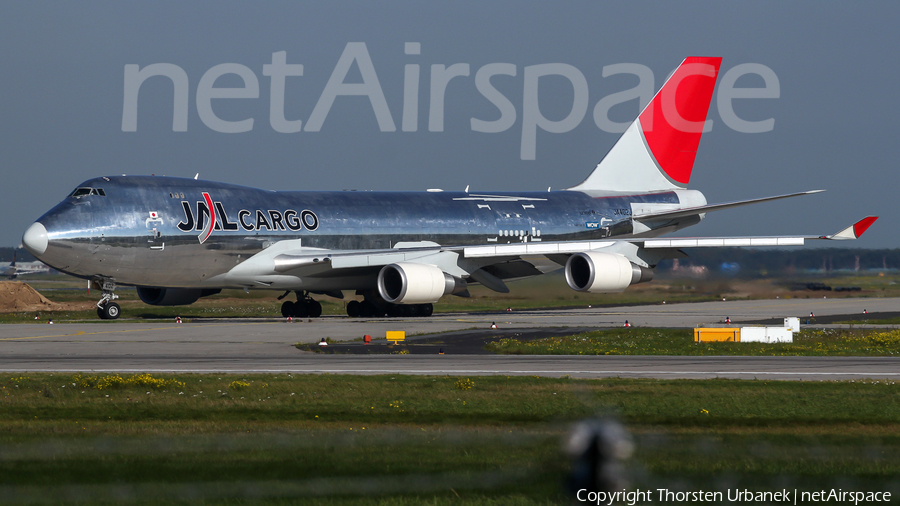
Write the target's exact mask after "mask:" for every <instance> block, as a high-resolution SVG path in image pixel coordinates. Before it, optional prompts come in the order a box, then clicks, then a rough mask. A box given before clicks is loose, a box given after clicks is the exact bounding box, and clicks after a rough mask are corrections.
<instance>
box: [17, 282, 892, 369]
mask: <svg viewBox="0 0 900 506" xmlns="http://www.w3.org/2000/svg"><path fill="white" fill-rule="evenodd" d="M898 308H900V299H791V300H765V301H724V302H723V301H718V302H710V303H699V304H668V305H659V306H635V307H617V308H590V309H588V308H585V309H570V310H555V311H523V312H518V311H514V312H512V313H501V314H479V315H458V314H457V315H440V316H436V317H432V318H413V319H390V320H364V319H349V318H338V317H332V318H321V319H317V320H314V321H312V322H308V321H303V322H302V323H301V322H294V323H286V322H283V321H281V320H256V321H247V320H239V321H206V322H197V323H184V324H176V323H174V322H149V323H146V322H142V323H129V322H115V321H113V322H97V323H70V324H54V325H48V324H46V323H43V324H37V323H35V324H25V325H0V371H4V372H20V371H119V372H163V371H166V372H215V371H221V372H226V371H228V372H247V373H251V372H283V371H292V372H297V373H303V372H308V373H323V372H329V373H347V374H440V375H442V374H454V375H483V374H484V375H486V374H502V375H518V374H524V375H541V376H563V375H566V374H568V375H570V376H572V377H585V378H587V377H592V378H599V377H610V376H619V377H653V378H715V377H722V378H759V379H803V380H836V379H862V378H879V379H900V358H894V357H660V356H653V357H640V356H605V357H564V356H552V357H544V356H494V355H452V354H448V355H433V356H432V355H356V356H349V355H321V354H315V353H309V352H301V351H300V350H298V349H296V348H295V347H294V346H293V344H295V343H297V342H307V343H310V342H317V341H319V340H320V339H321V338H323V337H330V338H332V339H335V340H348V339H358V338H361V337H362V336H363V335H364V334H369V335H371V336H373V337H374V338H376V339H377V338H379V337H380V338H383V337H384V335H385V331H386V330H405V331H406V332H407V335H409V336H412V335H416V334H426V333H437V332H447V331H454V330H456V331H458V330H462V329H471V328H476V329H480V328H486V327H488V326H489V325H490V324H491V323H492V322H495V323H497V325H498V326H499V327H501V328H502V329H516V328H520V329H534V328H541V327H582V328H602V327H617V326H620V325H621V324H622V322H624V320H626V319H628V320H629V321H630V322H632V323H633V324H635V325H639V326H660V327H692V326H694V325H697V324H715V323H718V322H721V321H722V320H723V319H724V318H725V316H728V317H730V318H731V320H732V322H734V324H740V323H741V322H742V321H760V320H766V319H772V318H780V317H783V316H801V317H805V316H806V315H808V314H809V312H810V311H812V312H814V313H815V314H816V316H817V317H819V318H822V317H826V316H829V315H856V314H858V315H859V316H860V319H862V317H863V315H862V311H863V309H867V310H868V312H869V313H875V312H896V311H897V310H898ZM804 319H805V318H804ZM573 331H574V330H573Z"/></svg>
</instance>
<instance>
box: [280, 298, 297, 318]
mask: <svg viewBox="0 0 900 506" xmlns="http://www.w3.org/2000/svg"><path fill="white" fill-rule="evenodd" d="M281 316H283V317H285V318H287V317H289V316H294V303H293V302H291V301H289V300H286V301H284V303H283V304H281Z"/></svg>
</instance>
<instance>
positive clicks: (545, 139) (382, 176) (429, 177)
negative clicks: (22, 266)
mask: <svg viewBox="0 0 900 506" xmlns="http://www.w3.org/2000/svg"><path fill="white" fill-rule="evenodd" d="M898 19H900V4H896V3H891V2H845V3H826V2H818V1H817V2H771V3H766V2H746V3H736V2H671V3H657V2H609V3H606V2H595V1H590V2H567V3H563V4H560V3H559V2H518V1H498V2H482V1H475V2H440V3H439V2H340V1H331V2H320V3H314V2H293V1H291V2H265V3H246V2H183V3H182V2H167V3H162V2H137V3H131V2H128V3H123V2H77V3H69V2H41V1H31V2H4V3H3V4H2V6H0V48H2V49H0V69H2V70H0V76H2V77H0V163H2V167H3V169H2V170H3V174H4V178H3V179H4V183H5V188H6V190H7V191H6V195H5V197H4V198H3V199H2V200H0V213H2V215H3V217H4V219H3V226H2V229H0V245H16V244H18V243H19V241H20V239H21V235H22V233H23V232H24V230H25V229H26V228H27V227H28V225H30V224H31V222H32V221H34V220H35V219H36V218H38V217H39V216H40V215H41V214H42V213H43V212H45V211H46V210H48V209H49V208H50V207H52V206H53V205H54V204H56V203H57V202H58V201H59V200H61V199H62V198H63V197H64V196H65V195H66V194H67V193H68V192H70V191H71V190H72V189H73V188H74V187H75V186H77V185H78V183H80V182H81V181H83V180H85V179H88V178H91V177H96V176H100V175H107V174H122V173H127V174H151V173H152V174H157V175H161V174H166V175H171V176H185V177H193V175H194V174H195V173H196V172H199V173H200V175H201V177H202V178H204V179H213V180H221V181H226V182H229V183H236V184H245V185H250V186H258V187H262V188H268V189H285V190H307V189H308V190H339V189H346V188H356V189H371V190H423V189H425V188H444V189H452V190H462V189H463V188H465V187H466V185H470V188H471V190H474V191H478V190H546V188H547V187H548V186H552V187H553V188H564V187H567V186H572V185H574V184H577V183H579V182H580V181H581V180H582V179H584V178H585V177H586V176H587V175H588V174H589V173H590V171H591V170H592V169H593V167H594V165H595V164H596V163H597V162H598V161H599V160H600V159H601V158H602V156H603V155H604V154H605V153H606V151H607V150H608V149H609V148H610V147H611V145H612V143H613V142H614V141H615V140H616V138H617V137H618V134H615V133H609V132H606V131H603V130H601V129H600V128H599V127H598V126H597V124H596V123H595V121H594V117H593V110H594V106H595V104H597V102H598V101H600V100H601V99H602V98H603V97H606V96H608V95H610V94H613V93H616V92H620V91H623V90H628V89H630V88H633V87H635V86H636V85H637V83H638V79H637V77H635V76H633V75H632V76H627V75H619V76H610V77H606V78H604V77H602V68H603V67H604V66H608V65H614V64H619V63H636V64H640V65H644V66H646V67H648V68H649V69H651V70H652V71H653V75H654V77H655V81H656V86H657V87H658V86H659V85H660V84H661V83H662V81H663V80H664V79H665V77H666V76H667V75H668V73H669V72H671V71H672V70H673V69H674V68H675V66H676V65H678V63H679V62H680V61H681V60H682V59H683V58H684V57H686V56H691V55H698V56H722V57H723V58H724V60H723V63H722V71H721V74H720V82H721V75H724V73H725V72H726V71H727V70H729V69H731V68H733V67H735V66H736V65H740V64H745V63H757V64H761V65H764V66H766V67H768V68H770V69H771V70H772V71H773V72H774V73H775V75H776V76H777V78H778V81H779V86H780V97H779V98H776V99H755V100H736V101H734V104H735V105H734V110H735V112H736V114H737V115H738V116H739V117H741V118H742V119H746V120H750V121H759V120H764V119H768V118H774V120H775V124H774V128H773V129H772V130H771V131H769V132H765V133H758V134H749V133H741V132H738V131H735V130H734V129H732V128H729V127H728V125H726V124H725V122H724V121H723V120H722V119H721V116H720V114H719V111H718V108H717V104H716V100H715V98H714V100H713V104H712V106H711V108H710V116H709V117H710V118H711V119H712V120H713V122H714V124H713V129H712V131H711V132H709V133H707V134H705V135H704V137H703V140H702V141H701V144H700V152H699V154H698V156H697V159H696V163H695V165H694V172H693V177H692V179H691V184H690V187H691V188H695V189H698V190H701V191H703V192H704V193H705V194H706V196H707V199H708V200H709V201H710V202H722V201H730V200H737V199H745V198H754V197H762V196H767V195H775V194H780V193H787V192H793V191H799V190H806V189H819V188H822V189H826V190H828V191H827V192H826V193H824V194H820V195H815V196H809V197H802V198H798V199H794V200H789V201H783V202H776V203H770V204H761V205H758V206H751V207H749V208H744V209H739V210H730V211H722V212H719V213H714V214H712V215H709V216H707V219H706V220H705V221H704V223H702V224H701V225H698V226H695V227H692V228H690V229H688V231H687V234H686V235H763V234H793V233H804V234H818V233H831V232H836V231H837V230H838V229H839V228H842V227H843V226H845V225H849V224H850V223H852V222H853V221H854V220H856V219H858V218H861V217H863V216H865V215H868V214H876V215H880V216H881V217H882V218H881V220H880V221H879V222H878V223H877V224H876V225H875V226H874V227H873V228H872V229H871V230H870V232H869V233H868V234H867V235H866V236H865V237H864V238H863V240H862V241H859V242H856V243H855V244H854V246H862V247H873V248H874V247H882V248H883V247H890V248H894V247H898V244H897V241H896V239H895V237H894V236H895V234H894V231H895V229H896V216H897V213H896V209H897V207H898V206H897V195H896V192H897V188H898V187H900V184H898V183H900V176H898V171H897V169H896V166H897V160H898V159H900V141H898V133H900V128H898V126H897V122H896V120H895V118H894V116H895V115H897V114H898V112H900V100H898V98H897V94H898V91H897V86H898V81H900V79H898V77H900V65H898V59H897V56H896V51H897V48H898V47H900V32H898V30H897V29H896V22H897V20H898ZM351 42H363V43H365V45H366V49H367V51H368V54H369V56H370V58H371V61H372V63H373V67H374V70H375V73H376V74H377V77H378V80H379V83H380V87H381V89H382V90H383V93H384V96H385V99H386V103H387V107H388V109H389V112H390V117H391V119H392V121H393V123H394V126H395V128H396V130H395V131H381V130H380V128H379V122H378V121H377V119H376V114H375V113H374V112H373V107H372V105H371V104H370V101H369V99H368V98H367V97H365V96H338V97H337V98H336V100H335V101H334V104H333V106H332V107H331V109H330V112H329V113H328V115H327V117H326V118H325V120H324V123H323V125H322V127H321V129H320V131H317V132H311V131H302V132H296V133H280V132H277V131H276V130H275V129H274V128H273V126H272V124H271V123H270V78H269V77H268V76H265V75H264V73H263V65H265V64H271V63H272V54H273V53H275V52H278V51H286V57H287V63H288V64H302V65H303V67H304V69H303V76H302V77H288V78H287V80H286V92H285V107H284V115H285V117H286V118H287V119H288V120H297V119H300V120H303V122H304V125H306V124H307V121H308V120H309V119H310V116H311V114H312V112H313V110H314V108H315V107H316V104H317V103H318V102H319V100H320V95H321V94H322V91H323V89H325V87H326V83H327V82H328V79H329V77H330V76H331V74H332V71H334V69H335V66H336V65H337V63H338V61H339V60H340V58H341V55H342V53H343V52H344V50H345V47H346V46H347V44H348V43H351ZM406 42H419V43H420V44H421V54H419V55H407V54H405V53H404V47H405V46H404V44H405V43H406ZM156 63H167V64H171V65H176V66H178V67H179V68H181V69H182V70H183V71H184V73H185V74H186V75H187V77H188V81H189V93H188V98H189V101H188V109H187V110H188V123H187V131H178V132H174V131H173V85H172V82H171V81H169V80H167V79H166V78H164V77H153V78H150V79H148V80H147V81H145V82H144V84H143V85H142V87H141V88H140V94H139V101H138V121H137V129H136V131H133V132H123V130H122V126H123V125H122V120H123V107H124V105H123V100H124V98H123V97H124V91H123V90H124V82H125V78H124V75H125V74H124V69H125V66H126V65H138V66H139V67H140V68H142V69H143V68H145V67H146V66H148V65H151V64H156ZM223 63H236V64H240V65H243V66H245V67H247V68H249V69H250V70H251V71H252V73H253V74H255V76H256V79H257V80H258V83H259V94H258V98H248V99H214V100H213V101H212V108H213V111H214V113H215V114H216V115H217V116H218V117H219V118H221V119H223V120H226V121H237V120H243V119H247V118H252V119H253V121H254V123H253V128H252V129H251V130H250V131H248V132H244V133H230V134H229V133H220V132H217V131H215V130H213V129H212V128H210V127H209V126H208V125H207V122H205V121H204V120H203V119H202V118H201V116H200V115H199V113H198V108H197V90H198V86H199V83H200V81H201V77H202V76H203V75H204V74H205V73H206V72H207V71H209V70H210V69H211V68H213V67H214V66H216V65H219V64H223ZM457 63H465V64H468V65H469V67H470V69H471V71H470V74H469V76H468V77H457V78H454V80H452V81H451V82H450V83H449V84H448V86H447V88H446V93H445V97H444V125H443V131H440V132H437V131H429V119H430V112H431V111H430V100H431V98H432V97H431V93H430V87H431V79H430V73H431V70H430V69H431V66H432V65H435V64H442V65H446V66H450V65H453V64H457ZM491 63H509V64H513V65H514V66H515V69H516V75H515V76H507V75H498V76H495V77H494V78H492V80H491V83H492V84H493V85H494V86H495V87H496V89H497V90H498V91H499V92H500V93H502V94H503V95H504V96H506V97H507V98H508V99H509V101H510V102H511V103H512V104H513V105H514V106H515V109H516V113H517V115H516V119H515V123H513V124H512V126H511V127H509V128H508V129H506V130H504V131H502V132H499V133H483V132H476V131H473V130H472V128H471V126H470V120H471V118H476V119H480V120H484V121H493V120H496V119H498V118H499V117H500V116H501V114H500V111H499V110H498V109H497V107H495V106H494V105H493V104H492V103H491V102H490V101H489V100H488V99H487V98H485V97H484V96H482V94H481V93H479V91H478V90H477V89H476V84H475V81H476V79H475V74H476V72H477V70H478V69H480V68H481V67H483V66H484V65H487V64H491ZM546 63H565V64H568V65H571V66H573V67H575V68H577V69H578V70H579V71H580V72H581V73H582V74H583V75H584V77H585V79H586V81H587V84H588V87H589V101H588V106H587V111H586V114H585V115H584V117H583V119H582V120H581V121H580V123H577V126H575V127H574V128H572V129H570V130H568V131H566V132H564V133H550V132H545V131H541V130H540V129H538V132H537V135H536V142H535V149H536V154H535V159H534V160H523V159H522V158H521V156H520V150H521V147H522V143H523V134H522V131H523V102H524V98H523V83H524V74H525V68H526V67H528V66H532V65H539V64H546ZM407 64H418V65H419V66H420V69H421V77H420V83H419V97H418V98H419V100H418V115H417V119H418V125H417V130H416V131H402V129H401V125H402V119H403V113H404V66H405V65H407ZM361 79H362V75H361V73H360V71H359V69H358V68H357V66H356V65H354V66H353V67H352V68H351V71H350V72H349V74H348V75H347V79H346V82H360V81H361ZM539 83H540V88H539V95H538V97H539V103H540V110H541V113H542V114H543V115H544V116H546V117H547V118H548V119H550V120H552V121H557V120H561V119H563V118H564V117H566V115H567V114H568V113H569V111H570V110H571V109H572V102H573V91H572V86H571V85H570V84H568V81H566V80H565V79H564V78H562V77H560V76H549V77H546V78H542V79H541V80H540V81H539ZM240 85H241V79H240V78H238V77H237V76H236V75H225V76H223V77H221V78H220V79H219V80H217V81H215V86H216V87H219V88H221V87H229V86H240ZM762 85H763V79H762V78H761V77H759V76H754V75H747V76H744V77H742V78H740V80H739V81H738V82H737V86H738V87H756V86H762ZM637 113H638V102H637V100H632V101H630V102H626V103H623V104H620V105H617V106H615V107H613V108H612V109H611V110H610V118H611V119H613V120H616V121H630V120H631V119H633V117H634V116H636V115H637ZM830 245H833V243H832V244H830Z"/></svg>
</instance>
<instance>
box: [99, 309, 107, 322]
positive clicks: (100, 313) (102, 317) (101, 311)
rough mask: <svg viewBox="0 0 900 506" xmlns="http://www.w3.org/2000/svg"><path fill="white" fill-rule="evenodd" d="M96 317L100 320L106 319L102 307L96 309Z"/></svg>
mask: <svg viewBox="0 0 900 506" xmlns="http://www.w3.org/2000/svg"><path fill="white" fill-rule="evenodd" d="M97 317H98V318H100V319H101V320H105V319H106V312H105V311H103V308H102V307H98V308H97Z"/></svg>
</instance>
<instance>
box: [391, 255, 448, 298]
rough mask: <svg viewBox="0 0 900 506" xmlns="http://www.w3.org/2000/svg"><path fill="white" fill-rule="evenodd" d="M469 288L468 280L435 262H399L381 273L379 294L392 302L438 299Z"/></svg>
mask: <svg viewBox="0 0 900 506" xmlns="http://www.w3.org/2000/svg"><path fill="white" fill-rule="evenodd" d="M465 289H466V282H465V280H463V279H460V278H455V277H453V276H451V275H449V274H447V273H446V272H444V271H442V270H441V269H440V267H437V266H434V265H426V264H416V263H410V262H399V263H396V264H390V265H385V266H384V267H382V269H381V272H379V273H378V293H379V294H381V298H383V299H384V300H386V301H388V302H390V303H392V304H424V303H427V302H437V301H438V299H440V298H441V297H442V296H444V295H446V294H448V293H457V292H461V291H463V290H465Z"/></svg>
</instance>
